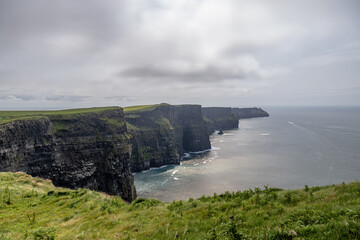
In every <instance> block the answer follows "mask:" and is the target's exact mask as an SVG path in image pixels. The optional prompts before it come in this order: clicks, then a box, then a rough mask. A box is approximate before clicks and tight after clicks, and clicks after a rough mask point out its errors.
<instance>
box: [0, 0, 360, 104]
mask: <svg viewBox="0 0 360 240" xmlns="http://www.w3.org/2000/svg"><path fill="white" fill-rule="evenodd" d="M359 9H360V2H359V1H358V0H348V1H347V2H346V4H345V3H344V1H342V0H319V1H311V0H295V1H291V2H289V1H286V0H269V1H242V0H222V1H220V0H206V1H185V2H184V1H181V0H173V1H163V0H151V1H147V0H136V1H134V0H120V1H118V0H102V1H97V0H88V1H81V0H61V1H47V0H17V1H14V0H0V108H1V107H2V106H5V105H8V106H18V105H21V104H27V105H26V107H31V104H32V105H34V106H36V105H37V104H42V105H41V106H42V107H43V106H44V107H57V106H68V107H71V104H70V103H74V104H78V105H77V106H80V105H81V106H82V107H83V106H92V105H94V104H95V105H100V104H101V105H108V104H114V103H116V104H117V103H118V104H119V105H124V104H125V105H126V104H130V103H131V104H132V103H134V104H141V103H144V104H146V103H147V102H148V101H149V102H151V99H153V101H159V102H163V101H165V99H170V100H171V99H176V101H177V102H188V101H189V99H192V100H196V101H203V103H204V102H205V104H206V101H210V100H206V98H207V96H212V97H214V98H216V99H215V100H211V102H215V103H217V104H219V105H230V104H231V98H230V97H229V96H230V95H231V96H238V99H242V100H243V99H246V97H250V96H251V97H252V98H250V99H251V101H252V102H250V103H251V104H252V105H256V104H260V105H261V104H263V103H264V102H266V103H267V104H273V105H277V104H282V103H284V102H287V100H286V99H281V100H279V98H278V97H277V96H278V95H279V94H280V93H281V92H287V94H288V95H289V96H291V95H302V94H306V92H307V88H308V87H309V86H310V85H311V87H312V88H316V89H323V88H325V90H326V89H330V88H331V89H334V88H336V87H337V86H339V85H341V84H346V85H348V86H349V87H350V88H354V89H355V88H357V87H359V81H358V76H359V74H360V70H358V69H360V65H359V64H360V61H359V58H358V56H359V45H358V41H359V39H360V30H359V28H358V24H357V23H358V22H360V15H359V14H358V13H359V11H358V10H359ZM347 44H350V45H351V44H353V45H351V47H348V48H342V46H346V45H347ZM334 66H336V68H335V67H334ZM339 79H341V80H339ZM340 81H341V83H339V82H340ZM140 83H141V84H140ZM325 90H324V92H327V91H325ZM265 91H266V96H267V97H264V92H265ZM228 93H231V94H228ZM236 94H237V95H236ZM340 94H342V95H344V94H345V95H346V93H345V92H344V90H341V89H339V95H340ZM225 95H227V97H225ZM194 96H197V98H194ZM240 96H241V98H240ZM307 96H309V98H311V96H312V95H311V94H310V95H307ZM329 96H330V95H329ZM331 96H333V95H331ZM351 96H352V97H351V98H350V94H349V101H348V102H349V104H353V103H354V97H353V94H352V95H351ZM313 97H315V94H313ZM343 98H344V99H345V98H346V97H343ZM162 99H164V100H162ZM202 99H203V100H202ZM289 99H290V98H289ZM314 99H315V98H314ZM358 100H359V102H360V99H358ZM142 101H143V102H142ZM174 101H175V100H174ZM249 101H250V100H249ZM307 102H311V100H309V101H307ZM173 103H176V102H173ZM314 104H316V101H315V102H314ZM329 104H331V101H329Z"/></svg>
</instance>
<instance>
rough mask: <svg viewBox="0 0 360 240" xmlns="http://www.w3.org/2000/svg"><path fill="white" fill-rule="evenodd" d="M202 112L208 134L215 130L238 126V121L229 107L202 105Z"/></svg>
mask: <svg viewBox="0 0 360 240" xmlns="http://www.w3.org/2000/svg"><path fill="white" fill-rule="evenodd" d="M202 114H203V117H204V120H205V121H206V123H207V126H208V130H209V133H210V134H211V133H213V132H214V131H215V130H229V129H233V128H238V125H239V121H238V119H237V118H236V117H235V116H234V114H233V113H232V112H231V108H229V107H203V108H202Z"/></svg>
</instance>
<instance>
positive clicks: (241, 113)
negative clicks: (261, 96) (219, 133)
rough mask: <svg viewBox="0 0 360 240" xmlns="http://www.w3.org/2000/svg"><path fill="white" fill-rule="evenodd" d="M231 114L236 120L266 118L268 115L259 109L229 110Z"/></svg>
mask: <svg viewBox="0 0 360 240" xmlns="http://www.w3.org/2000/svg"><path fill="white" fill-rule="evenodd" d="M231 112H232V113H233V114H234V116H235V117H236V118H237V119H242V118H257V117H268V116H269V114H268V113H267V112H265V111H264V110H262V109H261V108H255V107H254V108H231Z"/></svg>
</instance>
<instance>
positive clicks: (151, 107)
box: [124, 103, 169, 114]
mask: <svg viewBox="0 0 360 240" xmlns="http://www.w3.org/2000/svg"><path fill="white" fill-rule="evenodd" d="M163 105H169V104H167V103H160V104H153V105H138V106H129V107H124V113H126V114H127V113H135V112H145V111H152V110H154V109H156V108H157V107H159V106H163Z"/></svg>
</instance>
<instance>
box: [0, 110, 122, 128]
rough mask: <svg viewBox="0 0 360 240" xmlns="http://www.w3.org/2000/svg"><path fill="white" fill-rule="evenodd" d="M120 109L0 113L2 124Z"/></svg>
mask: <svg viewBox="0 0 360 240" xmlns="http://www.w3.org/2000/svg"><path fill="white" fill-rule="evenodd" d="M117 108H118V107H94V108H77V109H66V110H54V111H0V124H3V123H7V122H11V121H14V120H25V119H39V118H46V117H49V116H54V115H56V116H57V117H61V115H63V116H71V115H75V116H77V115H80V114H88V113H100V112H103V111H106V110H111V109H117Z"/></svg>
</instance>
